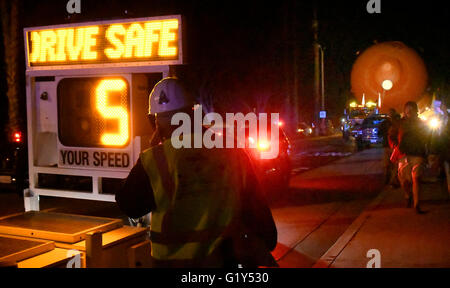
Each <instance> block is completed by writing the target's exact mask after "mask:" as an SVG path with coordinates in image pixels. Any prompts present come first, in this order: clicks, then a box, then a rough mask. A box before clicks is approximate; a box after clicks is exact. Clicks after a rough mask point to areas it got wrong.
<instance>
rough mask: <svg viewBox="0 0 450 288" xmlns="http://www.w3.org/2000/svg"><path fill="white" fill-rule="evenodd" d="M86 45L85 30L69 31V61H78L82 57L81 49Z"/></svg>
mask: <svg viewBox="0 0 450 288" xmlns="http://www.w3.org/2000/svg"><path fill="white" fill-rule="evenodd" d="M83 43H84V29H77V31H76V33H75V29H67V51H68V52H69V60H73V61H76V60H78V59H79V57H80V53H81V49H82V48H83Z"/></svg>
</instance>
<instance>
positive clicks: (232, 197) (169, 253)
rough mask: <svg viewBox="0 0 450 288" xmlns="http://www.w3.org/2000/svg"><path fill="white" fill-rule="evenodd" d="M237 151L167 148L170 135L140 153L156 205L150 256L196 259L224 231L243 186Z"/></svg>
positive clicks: (209, 249)
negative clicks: (160, 142)
mask: <svg viewBox="0 0 450 288" xmlns="http://www.w3.org/2000/svg"><path fill="white" fill-rule="evenodd" d="M241 152H242V151H237V150H234V149H206V148H201V149H200V148H192V149H188V148H181V149H175V148H173V146H172V144H171V142H170V139H169V140H166V141H164V142H163V143H162V144H160V145H158V146H155V147H152V148H150V149H148V150H146V151H144V152H143V153H142V154H141V155H140V159H141V162H142V165H143V167H144V169H145V171H146V173H147V175H148V177H149V180H150V183H151V187H152V190H153V194H154V198H155V203H156V209H155V210H154V211H152V218H151V240H152V249H151V253H152V257H153V258H154V259H156V260H163V261H171V260H175V261H177V260H194V261H195V260H201V259H205V258H207V257H209V256H210V255H211V254H212V253H213V252H214V251H215V249H216V248H218V247H219V246H220V244H221V243H222V241H223V240H224V239H225V238H226V237H228V236H229V235H228V233H230V230H231V229H230V228H231V226H232V223H233V221H234V219H235V218H236V215H237V213H238V209H239V195H240V191H241V190H242V189H243V187H245V173H243V170H245V169H244V165H243V162H242V161H243V159H242V156H240V155H242V154H240V153H241Z"/></svg>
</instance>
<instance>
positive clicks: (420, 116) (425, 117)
mask: <svg viewBox="0 0 450 288" xmlns="http://www.w3.org/2000/svg"><path fill="white" fill-rule="evenodd" d="M419 118H420V119H422V120H423V121H427V120H428V118H427V116H425V115H422V114H420V115H419Z"/></svg>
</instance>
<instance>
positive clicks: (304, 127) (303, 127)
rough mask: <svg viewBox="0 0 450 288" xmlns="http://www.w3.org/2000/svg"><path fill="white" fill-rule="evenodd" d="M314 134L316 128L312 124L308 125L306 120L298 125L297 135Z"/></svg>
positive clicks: (306, 135)
mask: <svg viewBox="0 0 450 288" xmlns="http://www.w3.org/2000/svg"><path fill="white" fill-rule="evenodd" d="M313 135H314V128H313V127H312V125H311V126H310V125H308V124H306V123H305V122H301V123H300V124H298V127H297V136H298V137H302V138H303V137H310V136H313Z"/></svg>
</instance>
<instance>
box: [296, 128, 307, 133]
mask: <svg viewBox="0 0 450 288" xmlns="http://www.w3.org/2000/svg"><path fill="white" fill-rule="evenodd" d="M303 131H305V130H303V129H302V128H299V129H297V132H299V133H301V132H303Z"/></svg>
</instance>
